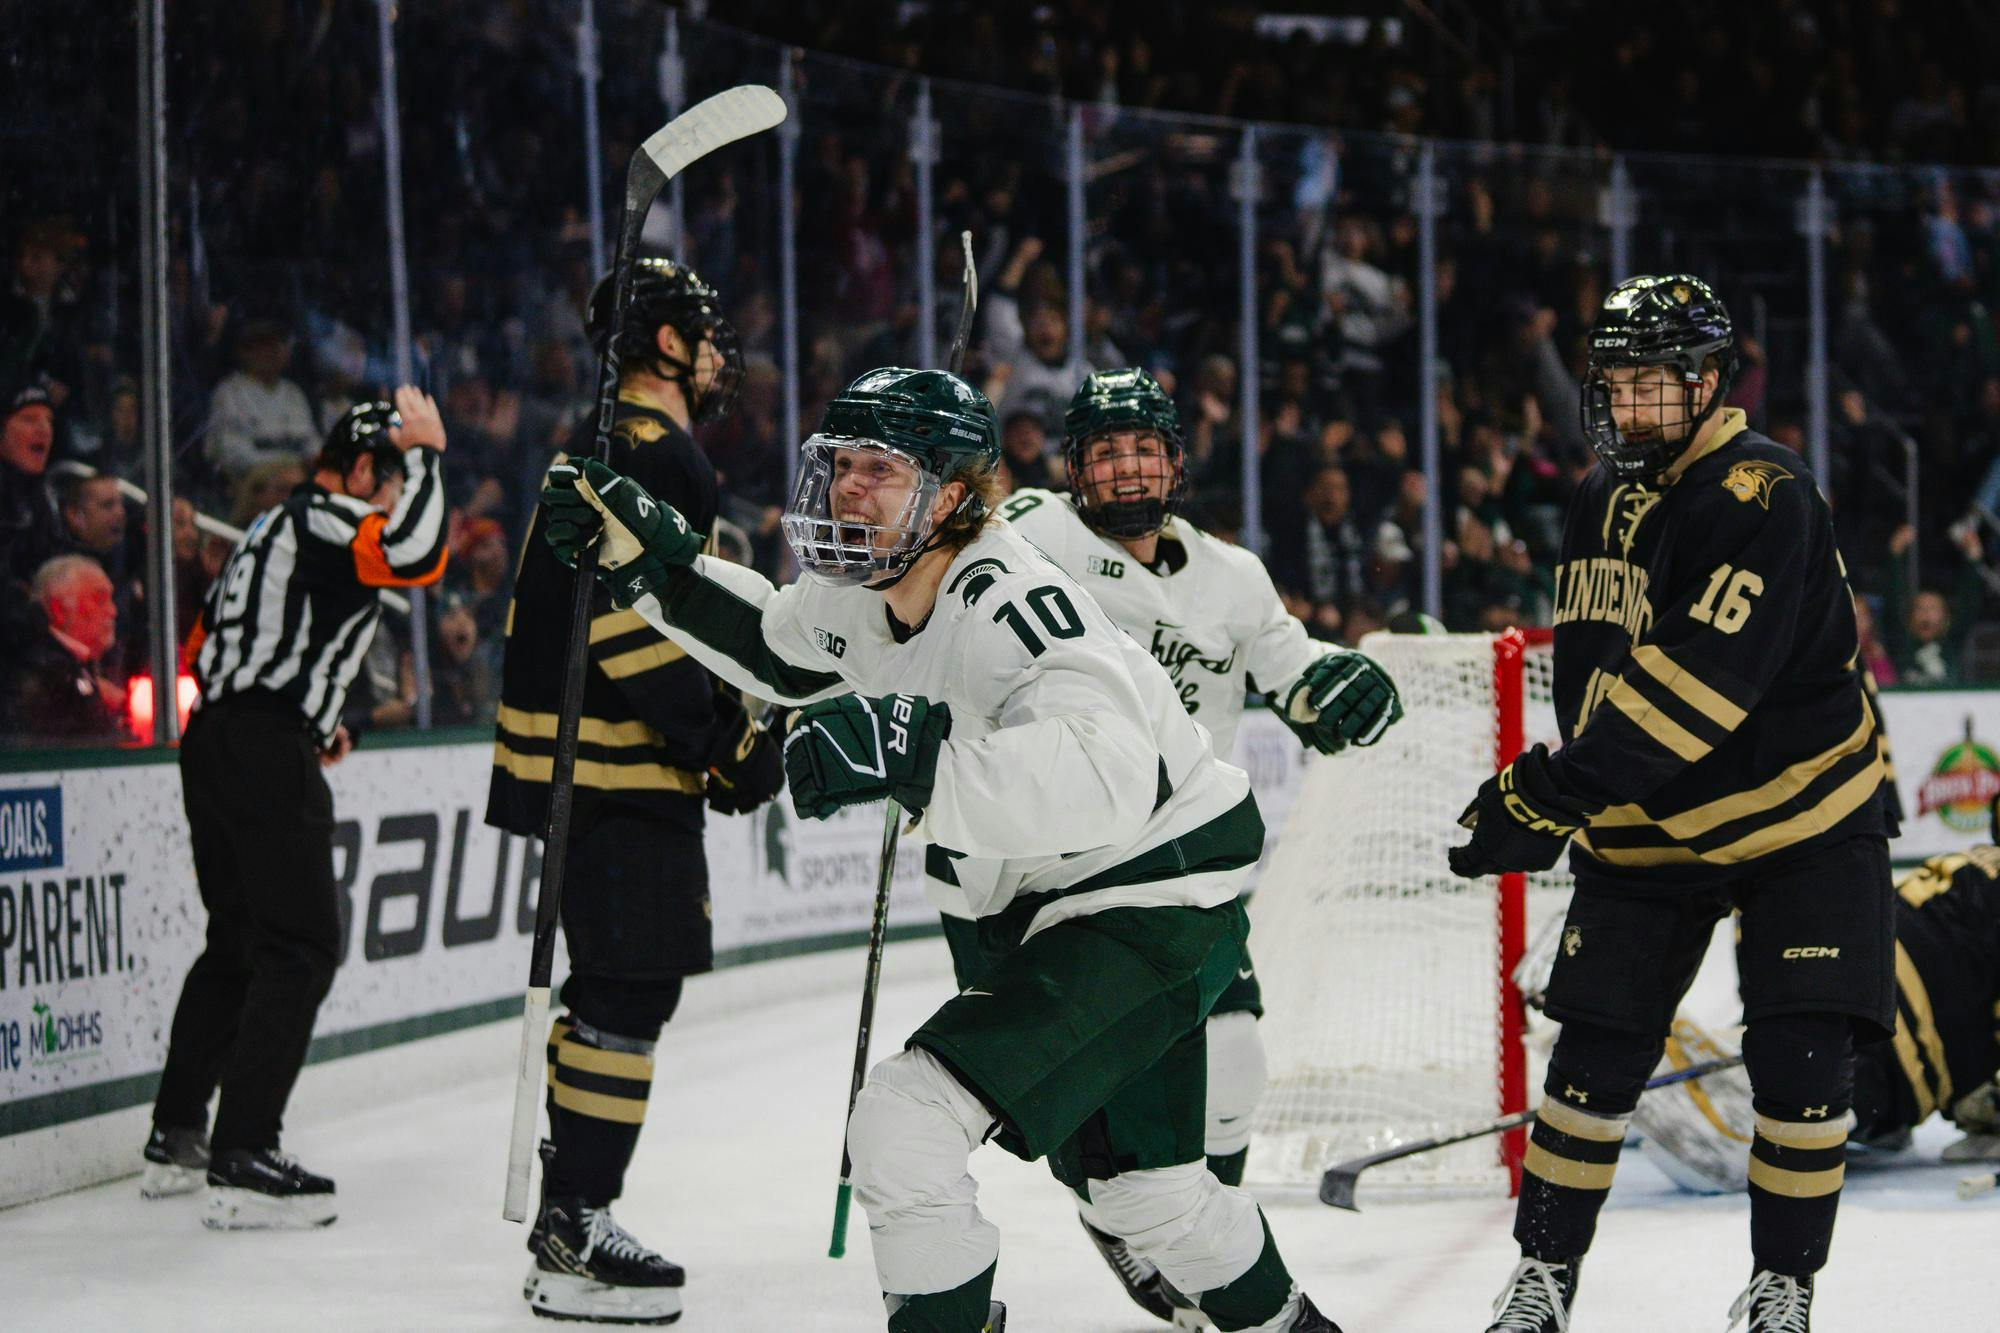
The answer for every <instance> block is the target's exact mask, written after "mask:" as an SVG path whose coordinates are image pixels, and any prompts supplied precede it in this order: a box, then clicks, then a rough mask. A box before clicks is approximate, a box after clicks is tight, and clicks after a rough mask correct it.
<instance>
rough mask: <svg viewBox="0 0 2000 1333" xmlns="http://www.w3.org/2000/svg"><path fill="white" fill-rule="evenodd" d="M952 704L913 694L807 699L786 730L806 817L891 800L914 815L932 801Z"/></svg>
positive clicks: (791, 774) (789, 766)
mask: <svg viewBox="0 0 2000 1333" xmlns="http://www.w3.org/2000/svg"><path fill="white" fill-rule="evenodd" d="M950 735H951V709H950V708H948V707H947V706H945V705H944V704H941V703H932V702H930V701H929V700H927V699H919V698H917V697H916V696H914V695H909V694H889V695H883V696H881V697H880V698H874V699H869V698H864V697H863V696H861V695H858V694H843V695H842V696H840V697H839V698H838V699H827V700H823V701H822V702H820V703H816V704H807V705H806V706H805V707H804V708H801V709H799V710H798V711H797V712H795V713H793V714H792V716H791V719H790V721H789V722H788V724H787V726H786V730H785V777H786V778H787V779H788V780H789V781H790V782H791V785H792V804H793V806H794V807H796V808H797V810H798V812H799V814H800V815H802V816H803V817H805V818H807V819H825V818H826V817H827V816H828V815H831V814H832V813H833V812H834V811H836V810H839V809H841V808H842V807H844V806H849V805H865V804H867V803H868V802H870V801H879V800H882V799H884V798H885V797H888V798H893V799H894V800H895V801H897V802H898V803H899V804H900V805H901V806H902V807H903V808H904V809H905V810H908V811H909V812H910V813H911V814H913V815H919V814H922V813H923V810H924V807H925V806H926V805H928V804H930V799H931V784H932V783H934V782H936V781H937V761H938V750H939V748H940V747H941V746H943V744H944V742H945V738H946V737H948V736H950Z"/></svg>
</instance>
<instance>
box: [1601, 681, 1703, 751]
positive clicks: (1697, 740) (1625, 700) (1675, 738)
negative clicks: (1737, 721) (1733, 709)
mask: <svg viewBox="0 0 2000 1333" xmlns="http://www.w3.org/2000/svg"><path fill="white" fill-rule="evenodd" d="M1604 702H1605V703H1608V704H1610V705H1611V706H1612V707H1614V708H1616V709H1617V710H1618V711H1619V712H1621V713H1623V714H1624V715H1625V716H1626V717H1628V718H1630V719H1631V720H1632V724H1633V725H1634V726H1636V727H1638V728H1639V729H1640V730H1641V731H1643V732H1645V733H1646V734H1647V735H1648V736H1651V737H1652V738H1653V739H1654V740H1656V741H1658V742H1659V743H1660V744H1661V745H1662V746H1664V747H1665V748H1667V749H1668V750H1671V751H1673V753H1675V754H1677V755H1679V756H1680V757H1681V758H1682V759H1685V760H1687V761H1688V762H1689V763H1690V764H1692V763H1694V762H1695V761H1696V760H1699V759H1703V758H1706V757H1707V755H1708V752H1709V751H1710V750H1711V749H1712V748H1714V747H1712V746H1711V745H1709V743H1708V742H1707V741H1705V740H1703V739H1702V738H1701V737H1699V736H1697V735H1695V734H1694V733H1693V732H1691V731H1689V730H1688V729H1687V728H1686V727H1684V726H1682V725H1681V724H1680V723H1678V722H1676V721H1674V720H1673V719H1672V718H1670V717H1668V716H1667V715H1666V714H1665V713H1662V712H1661V711H1660V710H1659V709H1657V708H1655V707H1654V706H1653V705H1652V703H1651V702H1650V701H1648V700H1647V699H1646V698H1645V696H1644V695H1642V694H1640V693H1639V691H1637V690H1636V689H1634V688H1632V683H1631V682H1630V681H1628V680H1625V679H1623V678H1622V677H1621V678H1620V679H1619V681H1618V683H1617V684H1616V685H1613V686H1612V687H1611V692H1610V693H1609V694H1607V695H1605V696H1604Z"/></svg>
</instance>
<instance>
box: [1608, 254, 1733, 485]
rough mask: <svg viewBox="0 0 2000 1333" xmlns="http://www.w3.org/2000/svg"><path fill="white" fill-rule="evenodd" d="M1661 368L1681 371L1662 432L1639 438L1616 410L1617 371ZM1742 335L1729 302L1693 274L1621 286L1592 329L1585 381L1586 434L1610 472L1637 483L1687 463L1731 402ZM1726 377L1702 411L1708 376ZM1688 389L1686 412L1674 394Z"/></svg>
mask: <svg viewBox="0 0 2000 1333" xmlns="http://www.w3.org/2000/svg"><path fill="white" fill-rule="evenodd" d="M1642 366H1660V367H1665V368H1667V369H1669V370H1671V371H1674V372H1677V375H1678V383H1677V386H1676V384H1675V383H1674V382H1673V381H1672V380H1670V381H1669V382H1668V384H1667V385H1666V387H1665V388H1664V389H1663V390H1662V393H1663V396H1664V398H1665V399H1666V401H1663V402H1662V403H1661V404H1660V409H1661V411H1660V427H1659V429H1658V430H1657V431H1654V432H1648V433H1646V434H1644V435H1641V436H1638V437H1637V438H1631V437H1627V436H1626V435H1625V433H1624V432H1623V431H1621V430H1620V429H1619V428H1618V422H1617V419H1616V418H1615V417H1614V416H1613V415H1612V410H1611V382H1610V379H1609V376H1608V373H1607V372H1609V371H1611V370H1613V369H1614V368H1618V367H1642ZM1736 366H1737V361H1736V330H1735V326H1734V325H1733V324H1732V323H1731V322H1730V319H1729V312H1728V311H1727V310H1726V309H1724V308H1723V305H1722V299H1721V298H1720V297H1718V296H1717V295H1716V294H1715V289H1714V288H1713V287H1710V286H1709V285H1708V284H1707V283H1706V282H1703V281H1702V280H1701V279H1700V278H1697V277H1694V276H1693V275H1691V274H1687V273H1675V274H1669V275H1668V276H1666V277H1663V278H1661V277H1652V276H1649V275H1642V276H1640V277H1636V278H1627V279H1625V281H1623V282H1621V283H1619V284H1618V285H1617V286H1616V287H1613V288H1612V289H1611V291H1610V294H1609V295H1607V296H1606V297H1605V298H1604V305H1603V306H1602V307H1601V308H1600V309H1599V310H1598V312H1597V319H1596V321H1595V322H1594V323H1592V324H1591V326H1590V369H1589V371H1588V373H1587V374H1586V375H1585V376H1584V381H1583V395H1582V412H1583V433H1584V436H1585V438H1587V439H1588V440H1589V441H1590V447H1591V449H1593V450H1594V451H1595V452H1596V454H1597V456H1598V458H1600V459H1602V460H1603V462H1604V465H1605V467H1607V468H1609V469H1610V470H1611V471H1612V472H1613V473H1614V474H1615V475H1617V476H1619V477H1622V478H1625V479H1627V480H1630V481H1649V480H1652V479H1654V478H1656V477H1658V476H1659V475H1660V474H1661V473H1663V472H1665V471H1666V470H1667V469H1668V468H1669V467H1671V466H1673V463H1674V460H1675V459H1677V458H1679V457H1680V456H1681V453H1682V452H1683V451H1684V450H1685V449H1686V448H1687V446H1688V443H1689V442H1690V441H1691V440H1693V439H1694V436H1695V433H1696V432H1697V431H1699V430H1700V429H1701V427H1702V423H1703V422H1705V421H1707V420H1708V419H1709V417H1710V416H1712V415H1713V414H1714V413H1715V412H1716V411H1717V410H1718V409H1720V408H1721V406H1722V402H1723V400H1724V399H1725V398H1727V397H1728V396H1729V386H1730V384H1731V383H1732V382H1733V381H1734V380H1735V378H1736ZM1711 369H1712V370H1714V371H1716V372H1717V374H1718V375H1719V377H1720V378H1719V380H1718V381H1717V383H1716V386H1715V392H1714V393H1713V394H1711V395H1710V396H1709V399H1708V402H1707V403H1706V404H1704V405H1702V406H1701V407H1700V409H1699V410H1697V409H1696V398H1697V396H1698V395H1699V393H1700V390H1701V377H1702V372H1703V371H1704V370H1711ZM1675 387H1678V388H1679V390H1680V401H1679V404H1678V412H1676V411H1675V410H1674V409H1675V407H1676V405H1675V404H1674V403H1673V401H1672V400H1673V393H1672V390H1673V388H1675Z"/></svg>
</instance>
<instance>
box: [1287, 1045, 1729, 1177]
mask: <svg viewBox="0 0 2000 1333" xmlns="http://www.w3.org/2000/svg"><path fill="white" fill-rule="evenodd" d="M1742 1063H1743V1057H1742V1056H1740V1055H1732V1056H1730V1057H1729V1058H1728V1059H1726V1060H1705V1061H1703V1062H1702V1063H1700V1064H1694V1065H1689V1066H1688V1067H1687V1068H1686V1069H1676V1070H1675V1071H1674V1072H1673V1073H1671V1074H1662V1075H1660V1076H1659V1077H1658V1078H1656V1079H1653V1080H1652V1081H1651V1082H1649V1083H1647V1084H1646V1087H1645V1091H1647V1092H1651V1091H1653V1090H1654V1089H1655V1088H1665V1087H1671V1086H1672V1085H1673V1084H1676V1083H1686V1082H1687V1081H1688V1080H1690V1079H1697V1078H1701V1077H1703V1076H1704V1075H1707V1074H1717V1073H1720V1072H1722V1071H1723V1070H1725V1069H1734V1068H1736V1066H1738V1065H1740V1064H1742ZM1534 1122H1535V1113H1534V1112H1533V1111H1516V1112H1515V1113H1514V1114H1513V1115H1503V1116H1501V1117H1500V1118H1499V1119H1498V1120H1489V1121H1487V1122H1486V1123H1485V1124H1483V1125H1481V1126H1480V1127H1479V1128H1477V1129H1468V1130H1466V1131H1465V1132H1464V1133H1462V1134H1446V1135H1444V1136H1442V1137H1440V1138H1435V1139H1419V1140H1418V1141H1417V1142H1415V1143H1405V1144H1401V1145H1399V1146H1397V1147H1394V1148H1384V1149H1383V1150H1382V1151H1381V1152H1377V1153H1370V1154H1368V1155H1367V1156H1366V1157H1356V1158H1354V1159H1352V1160H1351V1161H1346V1162H1341V1163H1339V1164H1337V1165H1335V1166H1332V1167H1329V1168H1327V1172H1326V1174H1325V1175H1323V1176H1321V1177H1320V1178H1319V1201H1320V1202H1321V1203H1326V1204H1332V1205H1333V1206H1334V1207H1335V1208H1345V1209H1347V1211H1349V1212H1351V1213H1358V1212H1360V1211H1361V1210H1360V1209H1359V1208H1358V1207H1356V1206H1355V1203H1354V1187H1355V1184H1356V1183H1357V1182H1358V1181H1359V1180H1360V1179H1361V1173H1362V1172H1363V1171H1366V1170H1367V1169H1368V1168H1369V1167H1371V1166H1380V1165H1382V1163H1384V1162H1393V1161H1396V1160H1397V1159H1398V1158H1403V1157H1414V1156H1416V1155H1417V1154H1418V1153H1424V1152H1430V1151H1432V1150H1433V1149H1437V1148H1448V1147H1450V1146H1451V1145H1452V1144H1454V1143H1465V1142H1467V1141H1468V1140H1471V1139H1483V1138H1485V1137H1486V1136H1487V1135H1488V1134H1504V1133H1506V1132H1507V1131H1508V1130H1510V1129H1519V1128H1520V1127H1521V1126H1523V1125H1531V1124H1533V1123H1534Z"/></svg>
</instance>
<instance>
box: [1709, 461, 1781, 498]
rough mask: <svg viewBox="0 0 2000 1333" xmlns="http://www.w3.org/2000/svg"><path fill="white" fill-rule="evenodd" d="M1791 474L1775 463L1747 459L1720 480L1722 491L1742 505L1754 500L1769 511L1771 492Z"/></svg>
mask: <svg viewBox="0 0 2000 1333" xmlns="http://www.w3.org/2000/svg"><path fill="white" fill-rule="evenodd" d="M1791 478H1792V474H1791V473H1789V472H1787V471H1785V470H1784V469H1783V468H1781V467H1779V466H1778V465H1777V464H1776V463H1767V462H1765V461H1764V460H1763V459H1761V458H1749V459H1745V460H1744V461H1743V462H1741V463H1738V464H1737V465H1736V466H1735V467H1732V468H1730V469H1729V471H1728V473H1727V474H1726V475H1725V476H1724V477H1723V478H1722V489H1723V490H1725V491H1728V492H1729V493H1730V494H1731V495H1733V496H1735V497H1736V498H1737V499H1738V500H1740V501H1741V502H1743V503H1744V504H1749V503H1750V502H1751V501H1752V500H1755V501H1756V502H1757V503H1758V504H1760V505H1762V506H1764V508H1766V509H1769V508H1770V507H1771V491H1772V490H1773V489H1774V488H1775V487H1776V486H1777V484H1778V483H1779V482H1781V481H1790V480H1791Z"/></svg>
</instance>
